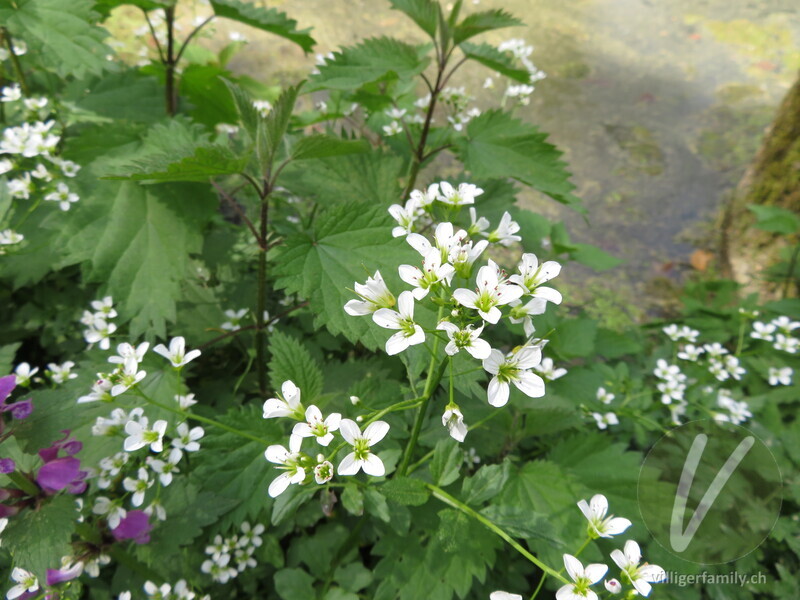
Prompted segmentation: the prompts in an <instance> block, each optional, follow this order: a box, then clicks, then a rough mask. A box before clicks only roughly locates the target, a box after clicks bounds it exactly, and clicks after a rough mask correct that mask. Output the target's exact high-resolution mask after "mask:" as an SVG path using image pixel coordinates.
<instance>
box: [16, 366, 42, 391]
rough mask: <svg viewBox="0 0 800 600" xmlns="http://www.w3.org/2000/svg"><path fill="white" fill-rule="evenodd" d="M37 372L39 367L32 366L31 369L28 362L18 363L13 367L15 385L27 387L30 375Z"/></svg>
mask: <svg viewBox="0 0 800 600" xmlns="http://www.w3.org/2000/svg"><path fill="white" fill-rule="evenodd" d="M38 372H39V367H33V368H32V369H31V366H30V365H29V364H28V363H26V362H23V363H19V364H18V365H17V367H16V368H15V369H14V376H15V377H16V383H17V385H19V386H23V387H27V385H28V384H29V383H30V381H31V377H33V376H34V375H36V374H37V373H38Z"/></svg>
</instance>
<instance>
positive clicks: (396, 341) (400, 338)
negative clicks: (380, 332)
mask: <svg viewBox="0 0 800 600" xmlns="http://www.w3.org/2000/svg"><path fill="white" fill-rule="evenodd" d="M423 335H424V334H423ZM409 345H410V338H407V337H406V334H405V332H403V331H398V332H397V333H395V334H394V335H393V336H392V337H390V338H389V339H388V340H386V354H388V355H389V356H394V355H395V354H400V353H401V352H402V351H403V350H405V349H406V348H408V346H409Z"/></svg>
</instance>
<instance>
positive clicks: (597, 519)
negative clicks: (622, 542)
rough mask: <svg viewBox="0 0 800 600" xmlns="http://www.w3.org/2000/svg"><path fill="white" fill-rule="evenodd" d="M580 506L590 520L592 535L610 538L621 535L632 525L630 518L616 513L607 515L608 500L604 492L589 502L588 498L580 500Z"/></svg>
mask: <svg viewBox="0 0 800 600" xmlns="http://www.w3.org/2000/svg"><path fill="white" fill-rule="evenodd" d="M578 508H580V509H581V512H582V513H583V516H584V517H586V519H587V520H588V521H589V534H590V535H591V536H592V537H602V538H610V537H611V536H614V535H619V534H620V533H622V532H623V531H625V530H626V529H627V528H628V527H630V526H631V522H630V521H629V520H628V519H624V518H622V517H615V516H614V515H610V516H608V517H606V513H608V500H607V499H606V497H605V496H603V495H602V494H596V495H594V496H592V499H591V500H590V501H589V502H588V503H587V502H586V500H581V501H579V502H578Z"/></svg>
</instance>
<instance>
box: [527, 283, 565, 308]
mask: <svg viewBox="0 0 800 600" xmlns="http://www.w3.org/2000/svg"><path fill="white" fill-rule="evenodd" d="M532 296H533V297H534V298H544V299H545V300H548V301H550V302H552V303H553V304H561V300H562V297H561V292H559V291H558V290H556V289H553V288H551V287H546V286H541V287H537V288H536V289H535V290H534V292H533V294H532Z"/></svg>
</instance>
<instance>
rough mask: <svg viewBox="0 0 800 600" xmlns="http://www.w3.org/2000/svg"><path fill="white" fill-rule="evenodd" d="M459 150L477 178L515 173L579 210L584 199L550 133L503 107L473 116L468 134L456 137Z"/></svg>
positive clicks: (515, 177)
mask: <svg viewBox="0 0 800 600" xmlns="http://www.w3.org/2000/svg"><path fill="white" fill-rule="evenodd" d="M456 153H457V154H458V156H459V158H460V159H461V160H462V161H463V162H464V167H465V168H466V169H467V170H468V171H470V172H471V173H472V176H473V177H475V178H484V177H485V178H501V177H512V178H514V179H516V180H517V181H520V182H521V183H524V184H526V185H529V186H531V187H532V188H534V189H536V190H539V191H540V192H542V193H544V194H547V195H548V196H550V197H551V198H553V199H554V200H557V201H558V202H561V203H563V204H567V205H569V206H571V207H572V208H574V209H576V210H583V209H582V207H581V205H580V204H581V201H580V199H578V198H577V197H575V196H574V195H573V194H572V190H573V189H575V186H574V185H572V183H571V182H570V181H569V178H570V173H569V172H568V171H567V169H566V165H565V163H564V162H563V161H562V160H561V159H560V157H561V152H560V151H559V150H558V149H557V148H556V147H555V146H553V145H552V144H550V143H548V142H547V134H545V133H542V132H540V131H539V130H538V129H537V128H536V127H534V126H533V125H530V124H528V123H523V122H522V121H520V120H519V119H515V118H514V117H512V116H511V115H510V114H508V113H505V112H502V111H500V110H489V111H486V112H485V113H483V114H482V115H480V116H479V117H476V118H474V119H472V121H470V122H469V125H468V126H467V134H466V136H464V137H462V138H457V139H456Z"/></svg>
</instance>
